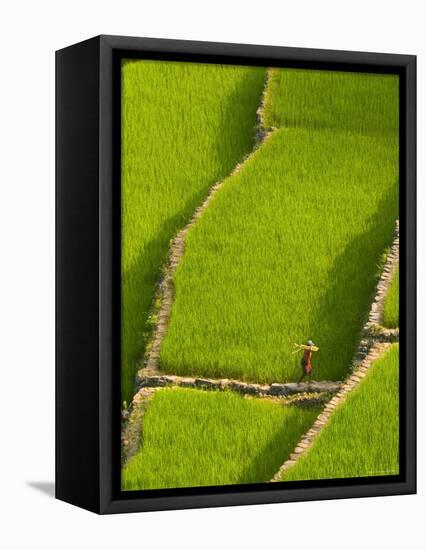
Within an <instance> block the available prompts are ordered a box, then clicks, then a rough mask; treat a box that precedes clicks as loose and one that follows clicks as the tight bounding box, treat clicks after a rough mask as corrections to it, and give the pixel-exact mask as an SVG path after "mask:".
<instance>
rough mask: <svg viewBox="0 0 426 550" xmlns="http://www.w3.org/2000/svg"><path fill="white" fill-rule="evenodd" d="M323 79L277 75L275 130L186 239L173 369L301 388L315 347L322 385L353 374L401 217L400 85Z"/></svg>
mask: <svg viewBox="0 0 426 550" xmlns="http://www.w3.org/2000/svg"><path fill="white" fill-rule="evenodd" d="M314 73H315V72H314V71H302V72H301V71H297V70H279V71H278V70H276V71H274V72H273V75H272V78H271V80H270V88H269V89H268V94H267V110H266V113H265V116H266V120H267V123H268V124H273V125H275V126H278V129H277V130H276V131H275V132H274V133H273V134H272V136H271V137H270V139H269V140H268V141H267V142H266V143H264V144H263V145H262V146H261V147H260V148H259V149H258V150H257V151H256V153H255V154H254V155H253V156H252V157H251V159H250V160H249V161H247V162H246V163H245V165H244V167H243V169H242V170H241V171H240V172H239V173H238V174H236V175H233V176H232V177H230V178H229V179H228V180H227V181H226V182H225V183H224V185H223V187H222V189H221V190H220V192H219V193H218V194H217V195H216V196H215V197H214V199H213V200H212V201H211V203H210V205H209V208H208V209H207V211H206V212H205V213H204V215H203V216H202V218H201V219H200V220H198V221H197V224H196V225H195V226H194V227H193V228H192V229H191V231H190V232H189V233H188V235H187V239H186V249H185V254H184V257H183V258H182V260H181V262H180V264H179V266H178V268H177V270H176V272H175V277H174V282H175V302H174V304H173V308H172V313H171V319H170V324H169V328H168V333H167V335H166V337H165V339H164V341H163V345H162V349H161V368H162V370H164V371H166V372H172V373H176V374H182V375H185V374H198V375H204V376H212V377H222V376H225V377H235V378H241V379H246V380H254V381H262V382H273V381H288V380H296V379H298V378H299V377H300V366H299V362H300V356H296V355H293V354H292V351H293V349H292V346H293V343H294V342H297V343H300V342H304V341H306V340H307V339H308V338H312V339H313V340H314V342H315V343H316V344H317V345H318V346H319V348H320V351H319V353H318V354H317V356H315V357H314V360H313V364H314V378H317V379H318V378H321V379H324V378H326V379H341V378H343V377H344V376H345V374H346V372H347V368H348V365H349V364H350V362H351V359H352V357H353V353H354V351H355V348H356V345H357V342H358V339H359V333H360V329H361V327H362V324H363V322H364V320H365V316H366V314H367V312H368V309H369V305H370V302H371V299H372V293H373V291H374V286H375V283H376V280H377V264H378V262H379V261H380V257H381V254H382V253H383V251H384V249H385V248H386V247H387V246H389V244H390V242H391V240H392V235H393V228H394V224H395V219H396V217H397V215H398V142H397V132H396V130H397V105H398V102H397V94H398V81H397V78H396V77H393V76H380V77H372V76H371V75H358V74H344V75H342V74H331V75H330V74H329V73H322V72H321V73H319V74H318V73H315V74H314ZM369 98H371V102H370V101H369ZM379 104H380V108H379ZM286 112H288V113H289V120H290V122H289V123H287V119H286V117H285V116H284V114H283V113H286ZM301 113H306V115H305V116H302V115H301ZM379 129H380V131H379Z"/></svg>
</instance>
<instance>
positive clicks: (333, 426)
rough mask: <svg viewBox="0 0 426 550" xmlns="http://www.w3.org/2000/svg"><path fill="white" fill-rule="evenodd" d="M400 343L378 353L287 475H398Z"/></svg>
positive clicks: (293, 477)
mask: <svg viewBox="0 0 426 550" xmlns="http://www.w3.org/2000/svg"><path fill="white" fill-rule="evenodd" d="M398 388H399V347H398V344H394V345H393V346H392V347H391V349H390V350H389V351H388V352H387V354H386V355H385V356H383V357H382V358H380V359H378V360H377V361H376V362H375V364H374V365H373V366H372V367H371V369H370V371H369V373H368V374H367V376H366V377H365V378H364V380H363V381H362V382H361V383H360V384H359V386H358V387H357V388H356V389H354V390H353V391H352V392H351V393H350V395H349V396H348V398H347V400H346V401H345V402H344V403H343V404H342V405H341V406H340V407H338V408H337V409H336V412H335V413H334V415H333V417H332V419H331V420H330V422H329V423H328V425H327V426H326V427H325V428H324V429H323V430H322V432H321V433H320V435H319V436H318V438H317V440H316V442H315V443H314V444H313V446H312V448H311V449H310V450H309V452H308V453H307V454H306V455H305V456H303V457H301V458H300V459H299V460H298V461H297V463H296V465H295V466H294V467H293V468H291V469H290V470H288V472H287V473H286V474H285V475H284V477H283V481H295V480H302V479H333V478H345V477H368V476H382V475H396V474H398V470H399V442H398V438H399V424H398V419H399V401H398V396H399V389H398Z"/></svg>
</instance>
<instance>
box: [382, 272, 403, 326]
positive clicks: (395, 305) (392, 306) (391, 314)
mask: <svg viewBox="0 0 426 550" xmlns="http://www.w3.org/2000/svg"><path fill="white" fill-rule="evenodd" d="M383 325H384V326H385V327H389V328H396V327H397V326H399V267H398V268H397V270H396V271H395V275H394V278H393V281H392V284H391V286H390V288H389V290H388V293H387V295H386V301H385V308H384V311H383Z"/></svg>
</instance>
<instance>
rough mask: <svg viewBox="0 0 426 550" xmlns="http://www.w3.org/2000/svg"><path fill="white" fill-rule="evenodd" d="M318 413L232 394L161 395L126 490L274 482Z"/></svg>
mask: <svg viewBox="0 0 426 550" xmlns="http://www.w3.org/2000/svg"><path fill="white" fill-rule="evenodd" d="M318 413H319V411H318V408H309V409H307V408H303V409H302V408H299V407H297V406H293V405H288V406H284V405H281V404H277V403H275V402H272V401H267V400H262V399H246V398H244V397H242V396H240V395H237V394H235V393H231V392H223V393H222V392H206V391H199V390H192V389H181V388H174V389H164V390H161V391H158V392H156V394H155V396H154V397H153V399H152V401H151V403H150V404H149V406H148V409H147V412H146V413H145V416H144V421H143V436H142V445H141V448H140V450H139V452H138V453H137V454H136V455H135V456H134V457H133V458H132V459H131V460H130V462H129V463H128V465H127V466H126V467H125V468H124V470H123V474H122V489H123V490H136V489H160V488H168V487H197V486H205V485H228V484H236V483H256V482H258V483H259V482H264V481H268V480H269V479H271V478H272V476H273V475H274V474H275V472H276V471H277V470H278V469H279V467H280V465H281V464H282V463H283V462H284V461H285V460H286V459H287V458H288V456H289V454H290V453H291V452H292V450H293V449H294V447H295V446H296V443H297V441H298V440H299V439H300V437H301V435H302V434H303V433H304V432H305V431H306V430H307V429H308V427H309V425H310V424H312V422H313V420H314V418H315V417H316V416H317V415H318Z"/></svg>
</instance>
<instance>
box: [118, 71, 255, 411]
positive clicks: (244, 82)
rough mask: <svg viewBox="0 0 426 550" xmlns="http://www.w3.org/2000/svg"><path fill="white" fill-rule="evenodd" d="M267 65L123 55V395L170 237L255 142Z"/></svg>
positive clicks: (130, 383)
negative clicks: (128, 58) (137, 58)
mask: <svg viewBox="0 0 426 550" xmlns="http://www.w3.org/2000/svg"><path fill="white" fill-rule="evenodd" d="M263 84H264V70H263V69H258V68H248V67H246V68H243V67H232V66H218V65H198V64H190V63H167V62H153V61H125V62H124V64H123V71H122V92H123V94H122V95H123V100H122V304H123V305H122V398H123V399H127V400H129V399H130V397H131V395H132V392H133V383H134V374H135V368H136V362H137V360H138V359H139V358H140V357H141V355H142V353H143V348H144V341H145V338H146V336H145V332H146V330H147V319H148V312H149V310H150V306H151V301H152V297H153V290H154V285H155V283H156V281H157V279H158V276H159V272H160V268H161V266H162V264H163V263H164V261H165V258H166V253H167V248H168V244H169V240H170V239H171V237H172V236H173V235H174V234H175V233H176V231H177V230H178V229H180V228H181V227H182V226H183V225H184V224H185V223H186V221H187V220H188V219H189V218H190V217H191V215H192V213H193V211H194V209H195V207H196V206H197V205H198V204H200V202H201V201H202V200H203V198H204V196H205V195H206V193H207V190H208V188H209V187H210V186H211V185H212V184H213V183H215V181H217V180H220V179H223V177H225V176H226V175H227V174H228V173H229V172H230V171H231V170H232V168H233V167H234V165H235V164H236V162H237V161H239V160H240V159H241V158H242V157H243V155H244V154H245V153H246V152H248V151H249V150H250V149H251V148H252V136H253V133H254V125H255V120H256V116H255V112H256V108H257V107H258V104H259V101H260V95H261V92H262V89H263Z"/></svg>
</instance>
